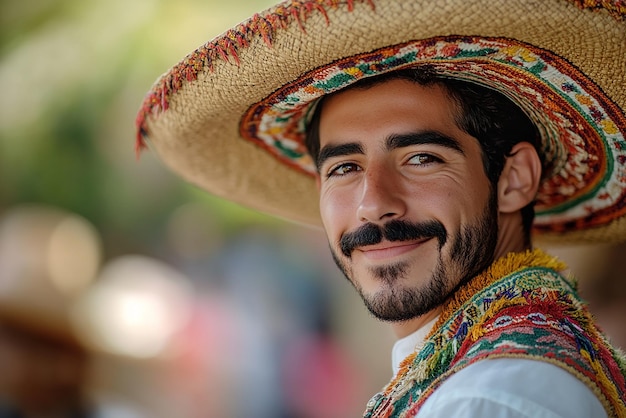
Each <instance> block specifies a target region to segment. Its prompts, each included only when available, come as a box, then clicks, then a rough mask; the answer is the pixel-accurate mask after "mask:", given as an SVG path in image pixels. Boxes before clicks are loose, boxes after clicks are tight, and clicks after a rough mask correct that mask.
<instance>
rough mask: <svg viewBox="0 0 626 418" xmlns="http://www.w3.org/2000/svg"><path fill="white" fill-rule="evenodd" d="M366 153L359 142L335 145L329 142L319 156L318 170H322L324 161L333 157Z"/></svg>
mask: <svg viewBox="0 0 626 418" xmlns="http://www.w3.org/2000/svg"><path fill="white" fill-rule="evenodd" d="M351 154H365V152H364V151H363V147H362V146H361V144H359V143H357V142H348V143H346V144H340V145H333V144H328V145H324V147H323V148H322V149H321V150H320V153H319V155H318V157H317V171H320V169H321V168H322V165H324V161H326V160H328V159H329V158H332V157H341V156H342V155H351Z"/></svg>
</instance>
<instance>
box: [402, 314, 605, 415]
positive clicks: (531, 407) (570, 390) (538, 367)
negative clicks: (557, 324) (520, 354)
mask: <svg viewBox="0 0 626 418" xmlns="http://www.w3.org/2000/svg"><path fill="white" fill-rule="evenodd" d="M434 322H435V321H434V320H433V321H431V322H430V323H429V324H426V325H425V326H423V327H422V328H420V329H419V330H418V331H416V332H415V333H414V334H411V335H409V336H407V337H405V338H402V339H400V340H398V341H397V342H396V343H395V344H394V347H393V351H392V359H393V368H394V373H395V372H396V371H397V369H398V367H399V364H400V362H401V361H402V360H403V359H404V358H405V357H406V356H408V355H409V354H411V353H412V352H413V350H414V349H415V347H416V346H418V345H421V344H422V343H423V341H424V338H425V337H426V335H427V334H428V332H429V331H430V329H431V327H432V325H433V324H434ZM407 347H412V349H410V350H409V351H408V352H407ZM402 356H404V357H402ZM606 416H607V415H606V412H605V410H604V408H603V407H602V404H601V403H600V401H599V400H598V398H597V397H596V396H595V395H594V394H593V392H592V391H591V390H590V389H589V388H588V387H587V386H586V385H585V384H584V383H582V382H581V381H580V380H578V379H577V378H576V377H574V375H572V374H570V373H568V372H567V371H566V370H564V369H562V368H560V367H558V366H555V365H553V364H550V363H547V362H543V361H539V360H529V359H516V358H503V359H493V360H482V361H479V362H476V363H474V364H472V365H470V366H467V367H466V368H464V369H462V370H460V371H458V372H457V373H455V374H453V375H452V376H450V377H449V378H447V379H446V380H445V381H444V383H442V384H441V386H439V388H437V390H435V391H434V392H433V393H432V395H431V396H430V397H429V398H428V399H427V400H426V402H424V405H423V406H422V408H420V410H419V413H418V414H417V416H416V417H417V418H441V417H455V418H476V417H489V418H491V417H498V418H604V417H606Z"/></svg>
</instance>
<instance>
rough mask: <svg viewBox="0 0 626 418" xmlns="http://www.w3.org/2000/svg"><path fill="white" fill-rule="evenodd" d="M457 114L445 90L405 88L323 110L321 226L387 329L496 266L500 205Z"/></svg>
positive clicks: (379, 89) (378, 90) (375, 91)
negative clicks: (459, 122)
mask: <svg viewBox="0 0 626 418" xmlns="http://www.w3.org/2000/svg"><path fill="white" fill-rule="evenodd" d="M455 111H456V107H455V105H454V103H453V102H452V100H451V99H450V98H449V97H448V96H447V95H446V93H445V91H444V90H443V89H442V88H441V87H440V86H438V85H434V86H430V87H425V86H421V85H418V84H415V83H412V82H410V81H406V80H391V81H386V82H383V83H381V84H376V85H374V86H372V87H368V88H366V89H351V90H347V91H345V92H341V93H338V94H336V95H334V96H332V97H329V98H328V99H327V100H326V101H325V102H324V105H323V108H322V113H321V118H320V130H319V132H320V135H319V136H320V155H319V167H320V177H319V189H320V210H321V215H322V221H323V223H324V227H325V229H326V233H327V236H328V240H329V243H330V247H331V251H332V253H333V257H334V258H335V261H336V263H337V265H338V266H339V268H340V269H341V270H342V271H343V272H344V274H345V275H346V277H347V278H348V279H349V280H350V281H351V282H352V284H353V285H354V287H355V288H356V289H357V290H358V292H359V293H360V294H361V297H362V298H363V300H364V302H365V304H366V306H367V307H368V309H369V310H370V311H371V312H372V313H373V314H374V315H375V316H376V317H378V318H380V319H383V320H388V321H403V320H408V319H412V318H415V317H417V316H420V315H423V314H425V313H427V312H429V311H430V310H432V309H434V308H436V307H437V306H439V305H440V304H441V303H443V301H444V300H445V299H446V298H447V296H448V295H449V294H450V292H451V291H453V290H454V288H455V287H456V286H458V285H459V284H460V283H461V282H463V281H464V280H467V279H468V278H470V277H472V276H474V275H476V274H477V273H479V272H480V271H482V270H483V269H484V268H486V267H487V266H488V265H489V264H490V263H491V262H492V260H493V255H494V251H495V246H496V242H497V229H498V228H497V217H498V213H497V202H496V198H495V196H496V195H495V192H494V191H493V190H492V188H491V187H490V184H489V181H488V179H487V176H486V175H485V172H484V169H483V164H482V158H481V149H480V145H479V143H478V141H477V140H476V139H475V138H473V137H471V136H470V135H469V134H467V133H465V132H463V131H462V130H461V129H460V128H459V127H458V126H457V125H456V123H455V120H454V114H455V113H454V112H455Z"/></svg>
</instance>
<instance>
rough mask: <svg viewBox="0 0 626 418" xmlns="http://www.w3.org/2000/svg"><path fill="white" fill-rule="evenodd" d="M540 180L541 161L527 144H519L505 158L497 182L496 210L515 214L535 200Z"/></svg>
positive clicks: (533, 149)
mask: <svg viewBox="0 0 626 418" xmlns="http://www.w3.org/2000/svg"><path fill="white" fill-rule="evenodd" d="M540 180H541V160H540V159H539V155H537V151H536V150H535V148H534V147H533V146H532V145H531V144H530V143H528V142H520V143H518V144H516V145H515V146H514V147H513V148H512V149H511V155H510V156H509V157H506V160H505V163H504V169H503V170H502V174H500V179H499V180H498V209H499V211H500V212H502V213H511V212H516V211H518V210H520V209H522V208H523V207H524V206H526V205H527V204H529V203H530V202H532V201H533V200H534V199H535V196H536V194H537V190H538V189H539V182H540Z"/></svg>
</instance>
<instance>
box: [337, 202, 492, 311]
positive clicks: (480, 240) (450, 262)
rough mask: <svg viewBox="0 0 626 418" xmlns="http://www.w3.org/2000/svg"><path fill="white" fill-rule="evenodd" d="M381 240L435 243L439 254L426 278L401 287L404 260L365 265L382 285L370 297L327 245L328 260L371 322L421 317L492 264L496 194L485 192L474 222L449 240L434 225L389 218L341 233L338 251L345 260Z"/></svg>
mask: <svg viewBox="0 0 626 418" xmlns="http://www.w3.org/2000/svg"><path fill="white" fill-rule="evenodd" d="M383 238H384V239H386V240H388V241H409V240H425V239H430V238H435V239H437V240H438V253H439V255H438V258H437V264H436V266H435V268H434V270H433V273H432V275H431V277H430V279H429V280H427V281H426V282H425V283H423V284H421V285H417V286H412V287H407V286H403V285H401V284H400V281H401V280H402V279H403V278H406V277H407V275H408V274H409V267H410V264H409V262H407V261H401V262H397V263H392V264H388V265H384V266H376V267H370V274H372V275H373V276H374V277H375V278H377V279H378V280H379V281H380V282H381V283H382V285H383V286H382V288H381V289H380V290H379V291H377V292H376V293H374V294H365V293H364V292H363V289H362V288H361V286H360V285H359V284H358V281H357V280H356V279H355V278H354V277H352V276H353V275H352V274H351V271H350V269H349V268H348V266H347V264H346V263H344V262H343V261H342V260H341V259H340V258H339V255H338V253H337V252H335V251H334V250H333V249H332V247H331V253H332V256H333V260H334V261H335V264H337V266H338V267H339V269H340V270H341V271H342V273H343V274H344V276H346V278H347V279H348V280H349V281H350V282H351V283H352V285H353V286H354V287H355V289H356V290H357V292H358V293H359V295H360V296H361V299H362V300H363V302H364V304H365V306H366V307H367V309H368V310H369V312H370V313H371V314H372V315H373V316H375V317H376V318H378V319H380V320H383V321H407V320H409V319H413V318H416V317H418V316H422V315H424V314H426V313H427V312H429V311H431V310H433V309H435V308H436V307H437V306H439V305H441V304H443V303H444V302H445V301H446V299H447V298H448V297H449V296H450V295H451V294H452V293H453V292H454V291H455V290H456V289H457V288H458V287H459V286H461V285H462V284H463V283H465V282H467V281H468V280H469V279H471V278H472V277H474V276H476V275H477V274H479V273H480V272H482V271H483V270H484V269H486V268H487V267H488V266H489V265H491V263H492V262H493V258H494V255H495V248H496V244H497V240H498V208H497V197H496V194H495V192H493V191H492V192H490V194H489V198H488V201H487V203H486V205H485V209H484V210H483V212H482V213H481V215H479V216H478V218H477V219H476V221H475V222H474V223H472V224H470V225H465V226H462V227H461V228H459V230H458V231H457V232H456V233H455V234H454V236H453V237H452V238H450V237H449V234H448V232H447V231H446V229H445V227H444V226H443V224H442V223H441V222H439V221H435V220H432V221H427V222H421V223H411V222H407V221H402V220H393V221H390V222H388V223H387V224H385V225H382V226H379V225H375V224H371V223H369V224H365V225H363V226H362V227H360V228H359V229H357V230H356V231H354V232H351V233H347V234H344V235H343V236H342V237H341V239H340V243H339V244H340V245H339V247H340V249H341V253H342V254H343V255H344V256H345V257H346V258H347V259H350V258H351V254H352V251H353V250H354V249H355V248H358V247H361V246H365V245H375V244H378V243H380V242H381V241H382V240H383ZM446 244H449V245H448V246H449V247H450V250H449V255H448V257H447V259H446V257H445V256H444V252H443V249H444V246H446Z"/></svg>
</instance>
